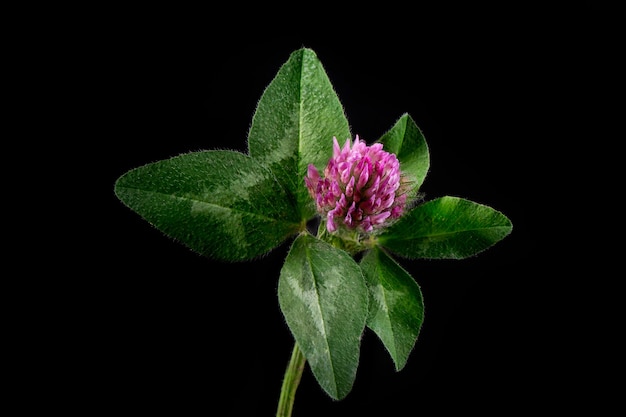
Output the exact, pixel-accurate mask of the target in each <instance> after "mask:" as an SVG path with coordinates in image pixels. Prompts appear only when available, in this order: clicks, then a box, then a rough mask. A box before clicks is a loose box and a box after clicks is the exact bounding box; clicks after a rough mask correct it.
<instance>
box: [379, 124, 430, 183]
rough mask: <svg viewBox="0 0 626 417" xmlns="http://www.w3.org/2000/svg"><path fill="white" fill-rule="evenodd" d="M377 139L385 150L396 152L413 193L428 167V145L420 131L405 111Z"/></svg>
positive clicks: (424, 176) (422, 180)
mask: <svg viewBox="0 0 626 417" xmlns="http://www.w3.org/2000/svg"><path fill="white" fill-rule="evenodd" d="M378 141H379V142H380V143H382V144H383V149H385V151H387V152H391V153H394V154H396V156H397V157H398V160H399V161H400V169H401V170H402V172H403V174H405V175H407V176H408V177H409V179H410V180H411V183H412V184H411V189H410V191H409V193H410V194H411V195H414V194H415V193H416V192H417V191H418V190H419V188H420V187H421V186H422V184H423V183H424V179H425V178H426V174H427V173H428V169H429V167H430V155H429V153H428V145H427V144H426V139H425V138H424V135H423V134H422V131H421V130H420V128H419V127H417V124H415V121H414V120H413V118H412V117H411V116H409V114H408V113H405V114H403V115H402V116H401V117H400V118H399V119H398V121H396V123H395V124H394V125H393V127H392V128H391V129H390V130H389V131H388V132H387V133H385V134H384V135H383V136H382V137H381V138H380V139H379V140H378Z"/></svg>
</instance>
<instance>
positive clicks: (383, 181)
mask: <svg viewBox="0 0 626 417" xmlns="http://www.w3.org/2000/svg"><path fill="white" fill-rule="evenodd" d="M351 145H352V146H351ZM304 181H305V184H306V186H307V189H308V190H309V194H310V195H311V197H313V198H314V199H315V203H316V207H317V211H318V212H319V213H320V214H321V215H322V216H324V218H325V219H326V228H327V230H328V231H329V232H331V233H332V232H335V231H337V230H338V229H339V228H342V227H344V228H347V229H350V230H358V231H360V232H365V233H369V232H372V231H374V230H375V229H378V228H381V227H384V226H386V225H387V224H389V223H390V222H391V221H392V220H393V219H396V218H398V217H400V216H401V215H402V214H403V212H404V209H405V205H406V199H407V196H406V191H407V189H408V188H407V186H406V183H405V181H404V177H403V176H402V173H401V171H400V162H399V161H398V158H397V157H396V155H395V154H393V153H389V152H386V151H384V150H383V145H382V144H381V143H375V144H373V145H372V146H367V145H366V144H365V142H363V141H361V140H359V136H358V135H357V136H356V137H355V139H354V142H353V143H352V144H351V142H350V139H349V138H348V139H346V142H345V144H344V146H343V148H340V146H339V143H338V142H337V138H336V137H333V156H332V158H331V159H330V161H328V165H327V166H326V168H325V169H324V176H323V177H322V176H321V175H320V173H319V171H318V170H317V168H316V167H315V166H313V165H312V164H310V165H309V166H308V172H307V176H306V177H305V178H304Z"/></svg>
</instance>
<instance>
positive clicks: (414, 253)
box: [378, 196, 513, 259]
mask: <svg viewBox="0 0 626 417" xmlns="http://www.w3.org/2000/svg"><path fill="white" fill-rule="evenodd" d="M512 229H513V225H512V223H511V221H510V220H509V219H508V218H507V217H506V216H505V215H504V214H502V213H501V212H499V211H497V210H494V209H493V208H491V207H488V206H485V205H482V204H478V203H475V202H473V201H469V200H465V199H462V198H458V197H449V196H446V197H440V198H437V199H435V200H432V201H429V202H426V203H424V204H421V205H418V206H416V207H414V208H413V209H412V210H411V211H409V212H408V213H406V214H405V215H404V216H403V217H401V218H400V219H399V220H398V221H397V222H396V223H394V224H392V225H390V226H389V227H388V228H387V229H385V231H384V232H382V233H381V235H380V236H379V237H378V244H379V245H380V246H383V247H385V248H387V249H389V250H390V251H392V252H393V253H395V254H396V255H398V256H402V257H405V258H411V259H415V258H430V259H446V258H447V259H463V258H467V257H470V256H473V255H476V254H477V253H479V252H482V251H483V250H485V249H487V248H489V247H491V246H492V245H494V244H495V243H497V242H499V241H500V240H502V239H504V238H505V237H506V236H507V235H508V234H509V233H511V231H512Z"/></svg>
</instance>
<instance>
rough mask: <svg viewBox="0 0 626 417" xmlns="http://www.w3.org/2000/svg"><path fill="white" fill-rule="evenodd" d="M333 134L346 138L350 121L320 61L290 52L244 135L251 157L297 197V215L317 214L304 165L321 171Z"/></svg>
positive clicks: (306, 52) (309, 53)
mask: <svg viewBox="0 0 626 417" xmlns="http://www.w3.org/2000/svg"><path fill="white" fill-rule="evenodd" d="M333 136H336V137H337V139H338V140H339V141H340V142H342V141H344V140H345V139H346V138H348V137H350V128H349V125H348V120H347V119H346V116H345V114H344V110H343V107H342V105H341V103H340V102H339V98H338V97H337V94H336V93H335V91H334V89H333V87H332V85H331V83H330V80H329V79H328V76H327V74H326V72H325V70H324V68H323V67H322V64H321V62H320V60H319V59H318V58H317V55H316V54H315V52H313V51H312V50H311V49H307V48H302V49H299V50H297V51H294V52H293V53H291V55H290V56H289V59H288V60H287V62H286V63H285V64H283V66H282V67H281V68H280V70H279V71H278V73H277V75H276V76H275V78H274V79H273V80H272V81H271V83H270V84H269V85H268V86H267V88H266V89H265V91H264V92H263V95H262V96H261V99H260V100H259V103H258V105H257V108H256V111H255V114H254V117H253V119H252V124H251V126H250V130H249V133H248V152H249V154H250V156H252V157H253V158H255V159H257V160H258V161H260V162H261V163H263V164H264V165H266V166H268V167H269V168H270V169H271V170H272V171H273V172H274V173H275V175H276V178H277V179H278V181H279V182H280V183H281V184H283V186H284V187H285V189H287V190H288V191H289V192H290V193H291V194H293V195H294V196H296V201H297V202H298V208H299V211H300V218H301V219H303V220H306V219H309V218H311V217H312V216H314V215H315V207H314V204H313V200H312V199H311V197H310V196H309V194H308V191H307V189H306V187H305V186H304V177H305V175H306V172H307V166H308V164H313V165H315V166H316V167H317V168H318V169H319V170H320V171H321V170H322V169H323V168H324V167H325V166H326V164H327V163H328V160H329V159H330V157H331V156H332V146H333Z"/></svg>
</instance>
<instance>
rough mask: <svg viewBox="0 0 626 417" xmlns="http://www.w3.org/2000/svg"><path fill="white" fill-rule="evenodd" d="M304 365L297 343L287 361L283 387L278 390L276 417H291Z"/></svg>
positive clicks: (304, 361) (304, 360)
mask: <svg viewBox="0 0 626 417" xmlns="http://www.w3.org/2000/svg"><path fill="white" fill-rule="evenodd" d="M305 364H306V358H305V357H304V355H303V354H302V351H301V350H300V348H299V347H298V343H294V345H293V351H292V352H291V359H290V360H289V365H287V370H286V371H285V377H284V378H283V386H282V388H281V390H280V399H279V400H278V410H277V411H276V417H291V411H292V410H293V403H294V401H295V399H296V390H297V389H298V385H299V384H300V378H302V372H303V371H304V365H305Z"/></svg>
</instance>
